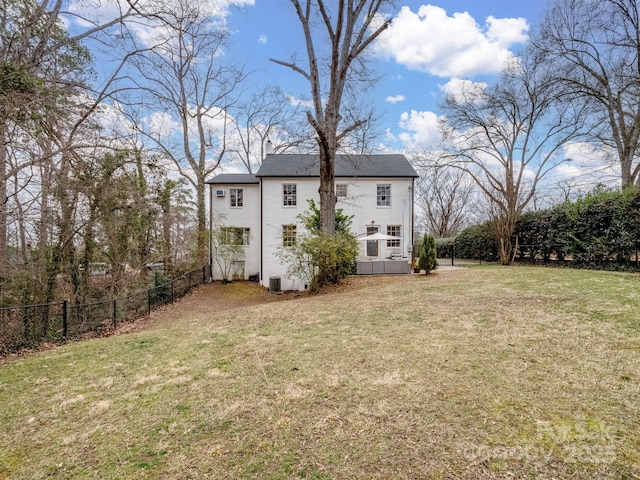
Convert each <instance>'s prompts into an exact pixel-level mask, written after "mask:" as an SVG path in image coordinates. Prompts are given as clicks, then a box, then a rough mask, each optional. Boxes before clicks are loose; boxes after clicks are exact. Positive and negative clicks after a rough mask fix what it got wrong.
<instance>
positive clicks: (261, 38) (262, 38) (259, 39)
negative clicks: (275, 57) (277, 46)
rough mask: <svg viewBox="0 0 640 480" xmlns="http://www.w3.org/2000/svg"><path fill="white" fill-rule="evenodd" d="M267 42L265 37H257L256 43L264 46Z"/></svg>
mask: <svg viewBox="0 0 640 480" xmlns="http://www.w3.org/2000/svg"><path fill="white" fill-rule="evenodd" d="M268 41H269V39H268V38H267V36H266V35H260V36H259V37H258V43H261V44H263V45H266V43H267V42H268Z"/></svg>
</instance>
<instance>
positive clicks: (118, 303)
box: [0, 265, 211, 355]
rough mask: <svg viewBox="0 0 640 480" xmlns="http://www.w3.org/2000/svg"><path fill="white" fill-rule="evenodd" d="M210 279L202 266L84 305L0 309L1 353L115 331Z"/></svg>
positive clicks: (56, 303)
mask: <svg viewBox="0 0 640 480" xmlns="http://www.w3.org/2000/svg"><path fill="white" fill-rule="evenodd" d="M209 278H211V269H210V267H209V266H208V265H205V266H203V267H202V268H198V269H195V270H191V271H190V272H187V273H185V274H183V275H181V276H179V277H177V278H174V279H173V280H171V281H170V282H166V283H163V284H160V285H157V286H155V287H152V288H149V289H148V290H144V291H141V292H136V293H132V294H131V295H127V296H125V297H120V298H114V299H111V300H103V301H100V302H95V303H90V304H85V305H72V304H70V303H68V302H66V301H63V302H55V303H49V304H44V305H23V306H18V307H4V308H0V355H2V354H6V353H9V352H13V351H16V350H19V349H21V348H33V347H37V346H38V345H40V344H42V343H44V342H58V341H62V340H65V339H68V338H73V337H79V336H81V335H83V334H86V333H89V332H98V333H99V332H104V331H109V330H114V329H116V328H117V327H118V325H119V324H121V323H124V322H132V321H134V320H136V319H138V318H140V317H143V316H145V315H149V314H150V313H151V311H152V310H155V309H156V308H159V307H161V306H163V305H166V304H168V303H172V302H174V301H175V300H177V299H178V298H180V297H182V296H184V295H186V294H187V293H188V292H189V291H190V290H191V289H192V288H193V287H196V286H198V285H202V284H203V283H206V282H207V280H208V279H209Z"/></svg>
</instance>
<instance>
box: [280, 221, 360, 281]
mask: <svg viewBox="0 0 640 480" xmlns="http://www.w3.org/2000/svg"><path fill="white" fill-rule="evenodd" d="M276 255H277V256H278V258H279V259H280V261H281V262H282V263H283V264H284V265H286V266H287V275H288V276H290V277H294V278H298V279H300V280H302V281H303V282H304V283H305V284H307V285H309V291H310V292H312V293H313V292H317V291H318V290H319V289H320V288H321V287H322V286H324V285H331V284H335V283H338V282H339V281H340V280H341V279H343V278H345V277H346V276H347V275H349V274H351V273H352V272H353V266H354V264H355V260H356V257H357V256H358V241H357V240H356V239H355V238H354V236H353V235H351V234H350V233H349V232H336V233H335V234H334V235H325V234H310V235H301V236H299V237H298V240H297V242H296V244H295V245H292V246H290V247H282V248H281V249H280V250H279V251H278V252H277V253H276Z"/></svg>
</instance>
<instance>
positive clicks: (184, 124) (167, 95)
mask: <svg viewBox="0 0 640 480" xmlns="http://www.w3.org/2000/svg"><path fill="white" fill-rule="evenodd" d="M213 15H214V13H213V11H212V10H211V7H210V5H208V4H207V3H206V2H201V1H197V2H192V1H189V0H179V1H177V2H176V3H175V5H174V7H173V9H171V10H170V11H167V12H164V13H163V16H162V17H161V18H160V21H161V26H160V27H159V28H158V29H157V32H158V33H157V34H158V39H157V42H156V45H154V46H153V47H152V48H151V49H150V50H149V51H148V52H146V53H144V54H141V55H139V56H137V57H136V59H135V60H134V63H135V65H136V67H137V70H138V72H139V75H140V78H139V79H138V80H135V83H136V88H137V90H136V98H135V100H136V101H137V100H139V99H140V98H141V99H142V102H143V104H141V103H134V104H131V105H130V106H131V107H132V109H133V110H134V111H135V113H134V114H132V119H134V120H135V123H136V125H137V128H138V129H139V131H140V133H142V134H143V135H144V136H145V137H146V139H147V140H150V141H151V142H153V143H154V145H155V148H157V149H158V150H159V152H161V153H162V154H163V155H165V156H166V157H168V158H170V159H172V160H173V163H174V164H175V166H176V168H177V169H178V171H179V173H180V175H182V176H183V177H184V178H185V179H187V181H188V182H189V183H190V184H191V185H192V186H193V188H194V190H195V192H196V217H197V229H198V243H197V252H196V261H197V262H198V263H199V264H204V263H205V262H206V261H207V258H206V257H207V256H206V245H207V244H206V229H207V221H206V218H207V215H206V210H205V202H206V197H205V180H206V179H207V177H208V176H209V175H211V174H212V173H213V172H214V171H215V170H216V169H217V168H218V166H219V165H220V162H221V161H222V159H223V157H224V154H225V152H226V150H227V137H228V127H229V122H230V118H229V113H228V111H229V108H230V106H231V104H232V103H233V102H234V99H233V98H232V93H233V92H234V89H235V88H236V87H237V85H238V84H239V82H240V81H241V80H242V79H243V77H244V73H243V72H242V71H241V70H239V69H238V68H237V67H236V66H234V65H232V64H229V63H224V61H223V59H224V55H223V54H222V48H223V46H224V45H225V42H226V40H227V35H228V32H227V30H226V29H225V28H224V26H223V25H221V24H220V23H217V22H215V21H213V18H212V17H213ZM140 112H141V113H140ZM153 112H155V114H156V121H155V123H153V122H152V123H147V124H146V125H145V123H144V121H143V120H144V119H143V118H141V116H146V115H149V114H151V113H153ZM163 119H164V121H165V123H166V124H165V125H164V126H161V125H159V122H160V121H162V120H163ZM174 122H175V124H177V126H176V128H174V127H173V124H174ZM162 129H166V130H167V131H165V132H163V131H160V130H162ZM174 130H177V131H178V133H176V132H174Z"/></svg>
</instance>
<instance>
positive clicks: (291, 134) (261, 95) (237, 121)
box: [227, 86, 312, 173]
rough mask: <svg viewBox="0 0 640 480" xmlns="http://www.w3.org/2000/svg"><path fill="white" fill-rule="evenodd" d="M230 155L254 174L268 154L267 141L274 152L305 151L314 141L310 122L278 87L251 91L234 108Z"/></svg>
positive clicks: (228, 151)
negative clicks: (302, 117)
mask: <svg viewBox="0 0 640 480" xmlns="http://www.w3.org/2000/svg"><path fill="white" fill-rule="evenodd" d="M232 114H233V121H232V122H231V126H230V131H229V141H228V146H227V157H228V158H229V160H230V161H231V163H233V162H239V163H240V164H241V165H242V166H243V168H244V169H245V170H246V171H247V172H248V173H254V172H255V171H256V169H257V167H259V166H260V164H261V162H262V159H263V158H264V156H265V154H266V148H267V142H271V146H272V148H273V153H284V152H286V151H289V150H305V145H308V144H310V143H311V141H312V132H311V131H310V127H309V125H308V123H307V122H306V121H300V106H299V105H297V104H295V103H294V102H292V101H291V99H289V98H287V96H286V95H285V94H284V92H283V91H282V90H280V89H279V88H277V87H272V86H267V87H264V88H262V89H261V90H260V91H258V92H256V93H249V92H247V94H246V95H244V98H243V99H241V100H240V101H238V103H237V104H235V105H234V106H233V108H232Z"/></svg>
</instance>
